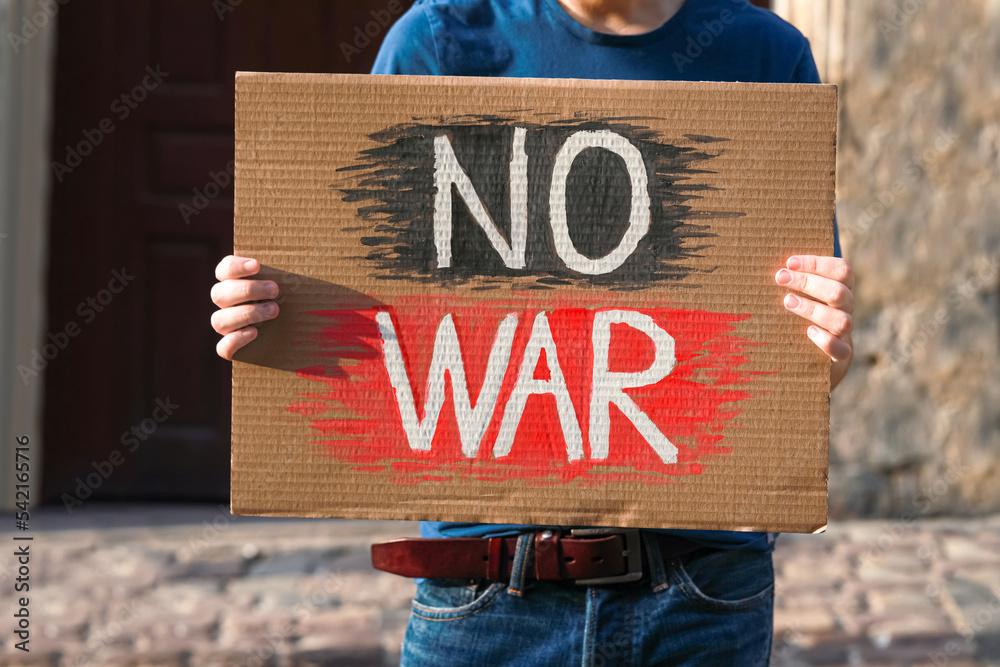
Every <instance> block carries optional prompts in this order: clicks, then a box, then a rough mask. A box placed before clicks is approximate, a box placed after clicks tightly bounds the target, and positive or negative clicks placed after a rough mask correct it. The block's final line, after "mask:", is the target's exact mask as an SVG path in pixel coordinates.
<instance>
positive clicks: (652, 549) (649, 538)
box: [640, 530, 670, 591]
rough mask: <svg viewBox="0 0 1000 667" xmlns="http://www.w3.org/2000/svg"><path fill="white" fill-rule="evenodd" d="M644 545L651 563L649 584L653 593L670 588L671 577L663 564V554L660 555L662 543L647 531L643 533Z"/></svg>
mask: <svg viewBox="0 0 1000 667" xmlns="http://www.w3.org/2000/svg"><path fill="white" fill-rule="evenodd" d="M640 534H641V535H642V543H643V546H645V547H646V559H647V560H648V561H649V583H650V585H651V586H652V587H653V591H661V590H663V589H665V588H669V587H670V577H669V575H668V574H667V568H666V567H665V565H664V563H663V554H662V553H660V543H659V542H657V541H656V534H655V533H651V532H649V531H647V530H644V531H641V533H640Z"/></svg>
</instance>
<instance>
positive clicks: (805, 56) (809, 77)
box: [789, 37, 822, 83]
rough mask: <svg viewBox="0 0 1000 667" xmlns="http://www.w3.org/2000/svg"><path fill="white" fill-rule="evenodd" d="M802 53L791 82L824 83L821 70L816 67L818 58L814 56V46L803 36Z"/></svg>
mask: <svg viewBox="0 0 1000 667" xmlns="http://www.w3.org/2000/svg"><path fill="white" fill-rule="evenodd" d="M802 42H803V45H802V53H801V54H800V55H799V59H798V62H796V63H795V69H794V70H793V72H792V80H791V81H789V83H822V82H821V81H820V79H819V70H818V69H817V68H816V60H815V58H813V52H812V48H810V46H809V40H808V39H806V38H805V37H803V38H802Z"/></svg>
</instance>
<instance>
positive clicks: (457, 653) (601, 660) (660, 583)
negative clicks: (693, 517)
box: [401, 533, 774, 667]
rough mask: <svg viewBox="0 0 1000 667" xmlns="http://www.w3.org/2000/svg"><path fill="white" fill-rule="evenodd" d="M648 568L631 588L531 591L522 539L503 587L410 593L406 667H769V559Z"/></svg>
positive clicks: (684, 559)
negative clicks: (512, 568)
mask: <svg viewBox="0 0 1000 667" xmlns="http://www.w3.org/2000/svg"><path fill="white" fill-rule="evenodd" d="M643 538H644V543H645V545H646V552H647V554H648V556H649V561H650V566H649V568H648V569H649V573H648V576H646V577H644V578H643V579H642V580H641V581H639V582H636V583H634V584H626V585H617V586H589V587H588V586H576V585H574V584H573V583H572V582H565V583H563V582H540V581H536V580H534V579H527V578H526V577H525V576H524V572H525V571H526V568H527V567H528V564H529V563H530V562H531V553H530V552H531V550H532V548H533V544H532V543H533V541H532V539H530V536H522V537H521V538H520V540H519V541H518V548H517V553H516V554H515V558H514V572H513V573H512V575H511V581H510V583H509V584H508V583H490V582H486V583H478V584H477V583H474V582H470V580H468V579H462V580H456V579H427V580H425V581H423V582H422V583H421V584H420V585H419V586H418V588H417V597H416V599H415V600H414V601H413V609H412V611H411V613H410V623H409V626H408V627H407V630H406V637H405V639H404V640H403V652H402V662H401V665H402V667H424V666H427V667H431V666H433V667H441V666H443V665H444V666H447V665H475V666H477V667H487V666H489V665H497V666H500V665H504V666H507V665H511V666H517V667H530V666H534V665H545V666H561V665H566V666H570V665H572V666H574V667H581V666H582V667H604V666H607V667H610V666H616V667H617V666H619V665H621V666H625V665H634V666H636V667H640V666H641V667H647V666H648V665H670V666H671V667H729V666H730V665H732V666H733V667H756V666H764V665H767V664H768V661H769V658H770V651H771V633H772V625H773V603H774V570H773V568H772V565H771V554H770V552H763V551H757V550H750V549H730V550H722V549H701V550H699V551H696V552H693V553H691V554H688V555H685V556H680V557H678V558H672V559H669V560H667V561H666V562H664V560H663V558H662V557H660V555H659V549H658V547H657V544H656V542H655V541H654V540H652V539H649V537H648V536H647V535H646V534H645V533H644V534H643Z"/></svg>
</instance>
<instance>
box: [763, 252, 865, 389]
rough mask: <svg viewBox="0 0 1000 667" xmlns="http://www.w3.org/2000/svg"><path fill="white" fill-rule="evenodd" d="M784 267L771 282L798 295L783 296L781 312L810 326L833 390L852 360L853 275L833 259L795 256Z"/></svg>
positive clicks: (845, 264) (846, 267) (848, 266)
mask: <svg viewBox="0 0 1000 667" xmlns="http://www.w3.org/2000/svg"><path fill="white" fill-rule="evenodd" d="M785 266H787V267H788V268H786V269H781V270H780V271H778V272H777V273H776V274H775V276H774V280H775V282H777V283H778V284H779V285H781V286H783V287H787V288H788V289H791V290H795V291H796V292H800V293H801V294H791V293H789V294H786V295H785V308H787V309H788V310H790V311H791V312H793V313H795V314H796V315H799V316H801V317H803V318H805V319H807V320H809V321H810V322H812V326H810V327H809V329H808V330H807V335H808V336H809V338H810V339H811V340H812V342H813V343H815V344H816V346H817V347H818V348H819V349H821V350H823V352H825V353H826V354H827V355H828V356H829V357H830V359H831V360H832V361H833V364H832V366H831V368H830V388H831V389H833V388H834V387H836V386H837V385H838V384H839V383H840V381H841V380H842V379H843V377H844V375H846V374H847V369H848V368H850V365H851V359H852V358H853V356H854V343H853V341H852V340H851V330H852V328H853V327H854V318H853V317H852V314H853V313H854V293H853V292H852V291H851V290H853V289H854V272H853V271H852V269H851V265H850V264H849V263H848V262H847V261H846V260H843V259H839V258H837V257H816V256H814V255H795V256H793V257H789V258H788V262H787V263H786V264H785ZM801 295H805V296H801ZM807 297H812V298H807Z"/></svg>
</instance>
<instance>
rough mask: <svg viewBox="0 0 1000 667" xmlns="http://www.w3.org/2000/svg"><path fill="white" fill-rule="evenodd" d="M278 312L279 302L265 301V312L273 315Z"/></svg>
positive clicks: (269, 315)
mask: <svg viewBox="0 0 1000 667" xmlns="http://www.w3.org/2000/svg"><path fill="white" fill-rule="evenodd" d="M277 312H278V304H276V303H265V304H264V314H265V315H267V316H268V317H271V316H272V315H274V314H275V313H277Z"/></svg>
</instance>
